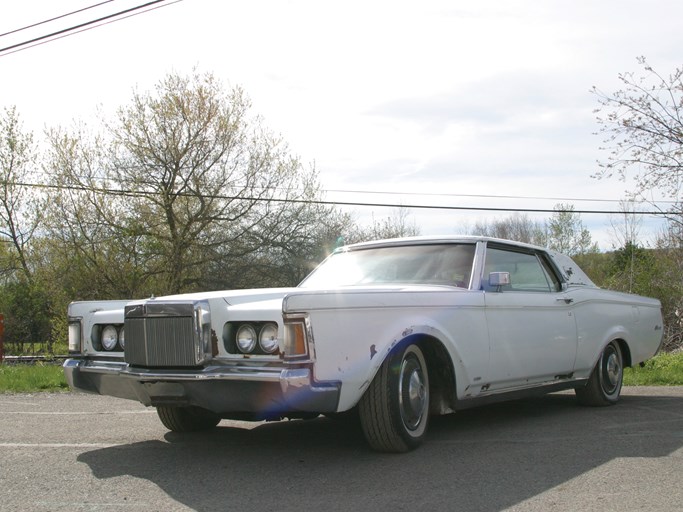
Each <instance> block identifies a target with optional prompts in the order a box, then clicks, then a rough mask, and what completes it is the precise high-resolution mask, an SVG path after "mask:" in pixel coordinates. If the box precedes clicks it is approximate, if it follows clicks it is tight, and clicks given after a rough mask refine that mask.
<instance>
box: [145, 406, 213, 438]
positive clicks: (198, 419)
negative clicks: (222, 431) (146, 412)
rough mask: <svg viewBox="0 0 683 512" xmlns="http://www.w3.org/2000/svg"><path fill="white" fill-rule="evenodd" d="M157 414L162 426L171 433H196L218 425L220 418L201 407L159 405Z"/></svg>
mask: <svg viewBox="0 0 683 512" xmlns="http://www.w3.org/2000/svg"><path fill="white" fill-rule="evenodd" d="M157 414H158V415H159V419H160V420H161V423H163V424H164V426H165V427H166V428H167V429H169V430H171V431H173V432H197V431H200V430H209V429H210V428H213V427H215V426H216V425H218V422H219V421H221V418H220V416H218V415H216V414H214V413H212V412H211V411H207V410H206V409H203V408H201V407H193V406H187V407H172V406H166V405H160V406H158V407H157Z"/></svg>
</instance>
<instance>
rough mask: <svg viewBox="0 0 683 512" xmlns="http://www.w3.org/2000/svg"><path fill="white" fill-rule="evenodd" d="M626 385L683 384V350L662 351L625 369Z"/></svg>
mask: <svg viewBox="0 0 683 512" xmlns="http://www.w3.org/2000/svg"><path fill="white" fill-rule="evenodd" d="M624 385H626V386H683V352H676V353H662V354H659V355H658V356H656V357H653V358H652V359H650V360H649V361H646V362H645V366H644V367H642V368H641V367H640V366H635V367H633V368H626V369H625V370H624Z"/></svg>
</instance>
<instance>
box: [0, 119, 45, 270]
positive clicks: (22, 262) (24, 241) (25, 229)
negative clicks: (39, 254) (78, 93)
mask: <svg viewBox="0 0 683 512" xmlns="http://www.w3.org/2000/svg"><path fill="white" fill-rule="evenodd" d="M35 166H36V149H35V146H34V143H33V135H32V134H31V133H26V132H24V131H23V129H22V124H21V121H20V119H19V115H18V114H17V112H16V108H15V107H12V108H9V109H8V108H5V109H4V112H3V116H2V118H0V243H6V244H9V247H10V250H9V251H7V253H6V255H7V256H8V258H7V262H6V264H5V265H6V268H4V269H2V270H4V271H5V272H15V271H19V272H20V274H21V276H22V277H23V278H24V279H25V280H26V281H27V282H29V283H30V282H31V279H32V269H31V267H30V261H29V260H30V258H29V255H28V252H29V248H30V243H31V240H32V239H33V236H34V234H35V232H36V229H37V227H38V224H39V223H40V212H41V208H40V206H39V204H38V202H39V197H38V196H37V195H36V193H35V191H33V190H31V189H29V188H27V187H26V183H27V182H30V181H31V176H34V171H35Z"/></svg>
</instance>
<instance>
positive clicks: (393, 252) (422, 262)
mask: <svg viewBox="0 0 683 512" xmlns="http://www.w3.org/2000/svg"><path fill="white" fill-rule="evenodd" d="M474 251H475V245H474V244H434V245H406V246H403V247H396V246H390V247H378V248H368V249H356V250H351V251H342V252H337V253H334V254H332V255H331V256H330V257H329V258H327V259H326V260H325V261H324V262H323V263H322V264H321V265H320V266H319V267H318V268H317V269H315V270H314V271H313V272H312V273H311V274H310V275H309V276H308V277H307V278H306V279H305V280H304V281H303V282H302V283H301V284H300V285H299V286H300V287H302V288H335V287H338V286H363V285H373V284H440V285H449V286H460V287H464V288H467V287H469V283H470V278H471V276H472V264H473V261H474Z"/></svg>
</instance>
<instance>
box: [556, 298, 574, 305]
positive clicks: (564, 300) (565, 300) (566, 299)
mask: <svg viewBox="0 0 683 512" xmlns="http://www.w3.org/2000/svg"><path fill="white" fill-rule="evenodd" d="M555 300H556V301H558V302H560V301H562V302H564V303H565V304H571V303H572V302H574V299H572V298H571V297H560V298H559V299H555Z"/></svg>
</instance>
